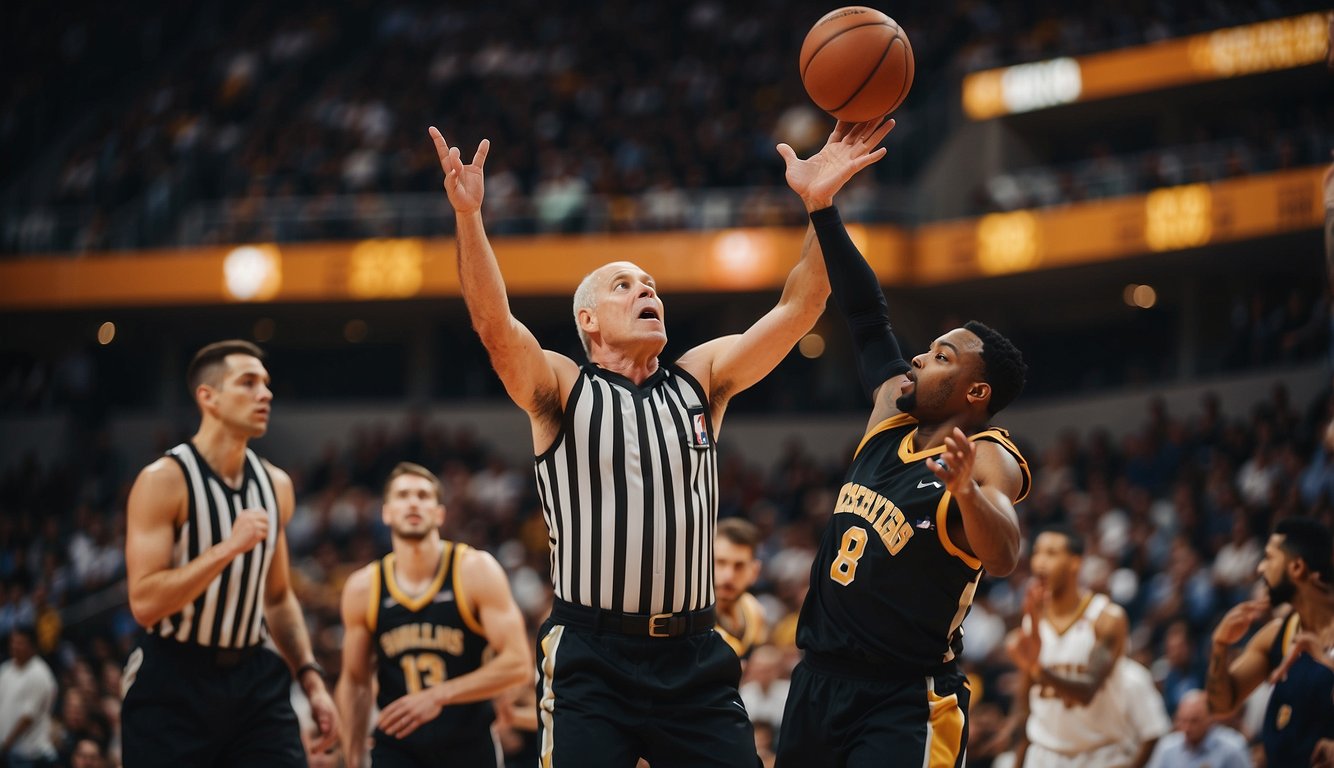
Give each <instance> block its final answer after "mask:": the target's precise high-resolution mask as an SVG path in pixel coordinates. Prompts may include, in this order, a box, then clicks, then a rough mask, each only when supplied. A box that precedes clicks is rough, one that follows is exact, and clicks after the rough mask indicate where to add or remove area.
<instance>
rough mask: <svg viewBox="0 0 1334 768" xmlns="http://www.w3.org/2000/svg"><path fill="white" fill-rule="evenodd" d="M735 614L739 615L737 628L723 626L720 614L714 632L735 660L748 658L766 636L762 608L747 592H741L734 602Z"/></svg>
mask: <svg viewBox="0 0 1334 768" xmlns="http://www.w3.org/2000/svg"><path fill="white" fill-rule="evenodd" d="M736 609H737V613H739V614H740V615H741V623H740V625H739V626H731V627H730V628H729V625H727V624H724V621H723V617H722V614H721V613H720V614H719V616H718V623H717V625H716V626H714V631H716V632H717V633H718V634H719V635H720V636H721V637H722V638H723V640H724V641H725V642H726V643H727V645H728V646H729V647H731V649H732V650H733V651H735V652H736V655H737V658H739V659H745V658H749V656H750V652H751V651H753V650H755V648H756V646H758V645H760V644H762V643H763V642H764V641H765V639H766V636H767V635H768V629H769V627H768V621H766V620H765V616H764V606H763V605H760V601H759V599H758V598H756V597H755V596H754V595H752V594H751V593H749V592H742V593H741V597H738V598H737V601H736Z"/></svg>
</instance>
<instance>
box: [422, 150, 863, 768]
mask: <svg viewBox="0 0 1334 768" xmlns="http://www.w3.org/2000/svg"><path fill="white" fill-rule="evenodd" d="M848 128H849V127H848V126H840V127H839V128H838V129H836V130H835V133H834V135H832V136H831V137H830V144H827V145H826V148H825V150H822V151H827V150H829V148H830V145H837V146H838V147H839V150H840V151H843V152H852V153H856V154H857V155H859V156H861V157H864V158H865V160H864V162H865V164H867V165H869V164H870V163H871V162H874V161H875V160H876V159H879V157H880V155H882V154H883V151H880V152H878V153H877V152H872V151H871V150H872V149H874V147H875V145H876V144H878V143H879V141H880V138H882V137H883V134H875V133H874V132H872V131H865V130H855V129H854V130H853V131H851V132H850V131H849V130H848ZM430 133H431V137H432V139H433V140H434V141H435V147H436V151H437V153H438V154H439V156H440V165H441V168H442V169H443V170H444V172H445V192H446V194H447V195H448V197H449V202H450V204H451V205H452V206H453V208H454V213H455V220H456V223H457V238H458V249H459V279H460V284H461V286H462V290H463V297H464V300H465V301H466V302H467V305H468V312H469V314H470V315H471V318H472V323H473V326H474V327H475V328H476V329H477V333H478V334H479V335H480V336H481V340H482V344H483V345H485V346H486V349H487V351H488V353H489V354H490V356H491V363H492V365H493V366H494V367H495V369H496V372H497V373H498V374H499V376H500V379H501V381H502V382H503V383H504V385H505V389H506V391H507V392H509V395H510V397H511V398H513V400H514V401H515V403H517V404H518V405H519V406H520V407H522V408H523V409H524V410H525V411H527V413H528V416H529V419H530V420H531V425H532V434H533V451H534V453H535V454H536V462H535V463H536V471H537V483H538V490H539V495H540V496H541V499H542V505H543V512H544V514H545V517H546V523H547V529H548V532H549V537H550V541H551V578H552V582H553V584H554V586H555V603H554V606H553V608H552V612H551V617H550V618H549V619H548V620H547V621H546V623H545V624H543V626H542V627H541V629H540V630H539V633H538V652H537V662H538V682H537V698H538V740H539V748H540V750H541V757H542V763H541V764H542V765H543V766H549V767H551V768H569V767H571V766H579V767H580V768H585V767H587V768H603V767H606V768H630V767H631V766H634V765H635V764H636V761H637V760H638V759H639V758H641V757H642V758H645V759H647V760H648V761H649V762H650V763H651V764H652V765H653V768H672V767H673V766H728V768H732V767H733V766H739V765H756V764H757V763H758V758H757V756H756V754H755V742H754V733H753V730H752V728H751V725H750V721H749V718H748V717H747V714H746V710H745V707H744V706H743V705H742V703H741V698H740V696H739V695H738V694H737V682H738V678H739V676H740V669H741V668H740V663H739V662H738V660H737V657H736V654H734V653H733V652H732V650H731V649H730V648H729V647H728V646H727V644H726V643H725V642H724V641H723V640H722V638H721V637H720V636H719V635H718V634H717V633H715V632H714V631H713V627H714V618H715V617H714V593H713V575H712V569H713V537H714V524H715V521H716V518H717V507H718V466H717V454H716V444H715V441H716V439H717V435H718V428H719V426H720V425H721V423H722V419H723V413H724V412H725V410H726V408H727V403H728V401H729V400H730V398H731V397H732V396H733V395H735V394H736V393H738V392H740V391H742V390H744V389H746V388H747V387H749V386H751V385H752V384H754V383H755V382H757V381H759V379H760V378H761V377H763V376H764V375H765V374H767V373H768V372H769V371H771V370H773V368H774V366H776V365H777V364H778V363H779V361H780V360H782V359H783V357H784V356H786V355H787V353H788V351H789V350H791V349H792V347H793V345H795V344H796V342H797V341H798V340H799V339H800V338H801V337H802V336H803V335H804V334H805V333H807V332H808V331H809V330H810V328H811V327H812V326H813V325H814V323H815V321H816V319H817V318H819V316H820V313H821V312H822V311H823V309H824V302H825V298H826V296H828V293H829V283H828V279H827V278H826V276H825V274H824V266H823V263H822V260H821V258H820V255H819V250H818V247H817V246H816V245H815V243H814V238H813V237H812V236H810V235H809V234H808V235H807V237H806V244H805V247H804V248H803V254H802V258H801V260H800V261H799V262H798V264H797V265H796V267H795V268H794V269H793V270H792V272H791V274H789V275H788V279H787V284H786V285H785V286H784V289H783V295H782V298H781V299H780V300H779V302H778V304H777V306H775V307H774V308H773V309H772V310H770V311H769V313H768V314H766V315H765V316H764V317H762V318H761V319H760V320H759V321H758V322H756V323H755V324H754V325H753V326H751V327H750V329H749V330H747V331H746V332H745V333H742V334H739V335H733V336H724V337H721V338H717V339H714V340H712V341H709V342H706V343H704V344H701V345H700V346H698V347H695V348H694V349H691V350H689V351H688V352H686V353H685V354H684V355H682V356H681V357H680V358H679V359H678V360H677V361H676V362H675V363H663V362H660V361H659V359H658V356H659V355H660V354H661V353H662V351H663V348H664V347H665V345H666V343H667V333H666V326H665V325H664V320H665V319H666V317H665V315H664V311H663V303H662V301H661V299H660V298H659V297H658V293H657V287H656V285H655V284H654V281H653V278H652V277H651V276H650V275H649V274H647V273H646V272H645V271H644V270H642V269H640V268H639V267H637V266H635V265H634V264H631V263H629V262H623V261H621V262H613V263H611V264H607V265H604V266H602V267H600V268H598V269H597V270H594V271H593V272H592V273H591V274H589V275H588V276H587V277H585V278H584V280H583V282H582V283H580V285H579V288H578V290H576V292H575V295H574V318H575V323H576V325H577V327H578V330H579V336H580V339H581V341H582V342H583V345H584V350H585V351H586V353H587V356H588V362H587V363H585V364H583V365H580V364H578V363H576V362H575V361H574V360H572V359H570V358H568V357H566V356H564V355H561V354H558V353H556V352H551V351H547V350H543V349H542V348H541V347H540V346H539V345H538V342H537V340H536V339H535V338H534V337H533V335H532V333H531V332H530V331H529V330H528V329H527V328H526V327H525V326H524V325H523V324H522V323H520V322H519V321H518V320H516V319H515V318H514V316H513V315H512V314H511V313H510V308H509V302H508V299H507V296H506V292H505V284H504V281H503V280H502V278H501V275H500V269H499V266H498V265H497V263H496V257H495V254H494V252H493V251H492V250H491V245H490V243H489V242H488V240H487V237H486V232H485V230H484V228H483V222H482V214H481V207H482V197H483V189H484V184H483V170H482V168H483V164H484V163H485V161H486V156H487V152H488V150H489V148H490V142H488V141H485V140H484V141H482V143H481V145H480V146H479V147H478V149H477V153H476V155H475V156H474V158H473V161H472V163H471V164H470V165H464V164H463V161H462V160H461V158H460V155H459V150H458V148H456V147H449V146H448V145H447V144H446V143H445V140H444V138H443V137H442V136H441V134H440V132H439V131H437V130H436V129H435V128H432V129H431V131H430ZM819 160H820V157H819V155H817V156H816V157H814V158H812V159H811V160H808V161H804V162H803V161H797V160H795V158H793V160H792V161H791V162H790V164H789V170H788V173H789V174H791V173H794V172H797V173H802V172H818V167H819V165H820V163H819Z"/></svg>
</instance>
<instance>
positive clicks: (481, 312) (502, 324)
mask: <svg viewBox="0 0 1334 768" xmlns="http://www.w3.org/2000/svg"><path fill="white" fill-rule="evenodd" d="M430 134H431V140H432V141H433V142H434V143H435V151H436V154H437V156H438V157H439V158H440V168H441V170H443V171H444V173H445V182H444V186H445V194H446V196H447V197H448V198H449V203H450V205H451V206H453V208H454V220H455V224H456V233H455V237H456V239H457V243H458V269H459V286H460V289H461V290H462V292H463V301H464V303H465V304H467V306H468V316H469V317H470V318H471V320H472V325H473V328H474V329H475V330H476V331H477V335H478V336H479V337H480V338H481V340H482V345H483V346H485V347H486V351H487V354H488V355H490V357H491V365H492V366H494V367H495V369H496V374H497V375H499V376H500V380H501V382H502V383H504V385H505V391H506V392H508V393H509V396H510V398H511V399H512V400H514V402H515V403H516V404H517V405H518V406H519V407H520V408H523V409H524V410H525V411H527V412H528V413H529V414H530V415H535V416H536V415H537V414H539V413H542V412H544V411H549V410H550V406H551V402H552V398H553V396H554V394H555V393H556V392H557V379H556V372H555V369H554V367H553V366H554V365H558V364H560V361H561V360H563V361H564V362H565V364H567V365H568V366H569V367H571V368H574V367H576V366H575V365H574V361H572V360H569V359H568V358H565V357H564V356H562V355H557V354H555V353H548V352H544V351H543V349H542V347H541V345H540V344H538V342H537V339H536V338H535V337H534V336H533V334H532V332H531V331H530V330H528V328H527V326H525V325H524V324H523V323H521V322H519V321H518V319H516V318H515V317H514V315H513V314H512V313H511V312H510V305H509V295H508V294H507V292H506V290H505V281H504V278H503V277H501V274H500V265H499V264H498V263H497V262H496V254H495V251H493V250H492V249H491V241H490V240H489V239H487V236H486V229H485V227H484V226H483V222H482V198H483V197H484V194H485V177H484V172H483V168H484V166H485V165H486V156H487V154H488V153H489V152H490V151H491V142H490V141H489V140H487V139H483V140H482V142H481V143H480V144H479V145H478V147H477V152H476V153H475V154H474V155H473V159H472V162H471V163H469V164H466V165H465V164H464V162H463V160H462V157H461V156H460V154H459V148H458V147H451V146H449V144H448V143H446V141H445V137H444V136H443V135H442V134H441V133H440V131H439V130H437V129H436V128H435V127H434V126H432V127H431V128H430ZM557 402H559V401H557ZM545 415H547V416H550V415H551V414H545Z"/></svg>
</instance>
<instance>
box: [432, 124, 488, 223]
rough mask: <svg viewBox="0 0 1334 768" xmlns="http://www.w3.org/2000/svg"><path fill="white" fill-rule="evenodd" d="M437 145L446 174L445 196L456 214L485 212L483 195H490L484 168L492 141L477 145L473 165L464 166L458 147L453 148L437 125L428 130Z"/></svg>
mask: <svg viewBox="0 0 1334 768" xmlns="http://www.w3.org/2000/svg"><path fill="white" fill-rule="evenodd" d="M428 133H430V134H431V140H432V141H434V142H435V153H436V155H438V156H439V157H440V170H442V171H444V172H445V194H446V195H448V196H449V204H450V205H452V206H454V212H455V213H473V212H475V211H480V210H481V209H482V196H483V195H484V193H485V192H486V184H485V179H484V178H483V174H482V166H484V165H485V164H486V153H487V152H490V151H491V141H490V140H489V139H482V143H480V144H478V145H477V152H476V153H475V154H474V155H473V157H472V163H471V164H469V165H464V164H463V158H462V156H461V155H460V153H459V148H458V147H451V146H449V144H448V143H446V142H445V137H444V136H443V135H441V133H440V131H439V130H438V129H436V127H435V126H431V127H430V129H429V130H428Z"/></svg>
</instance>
